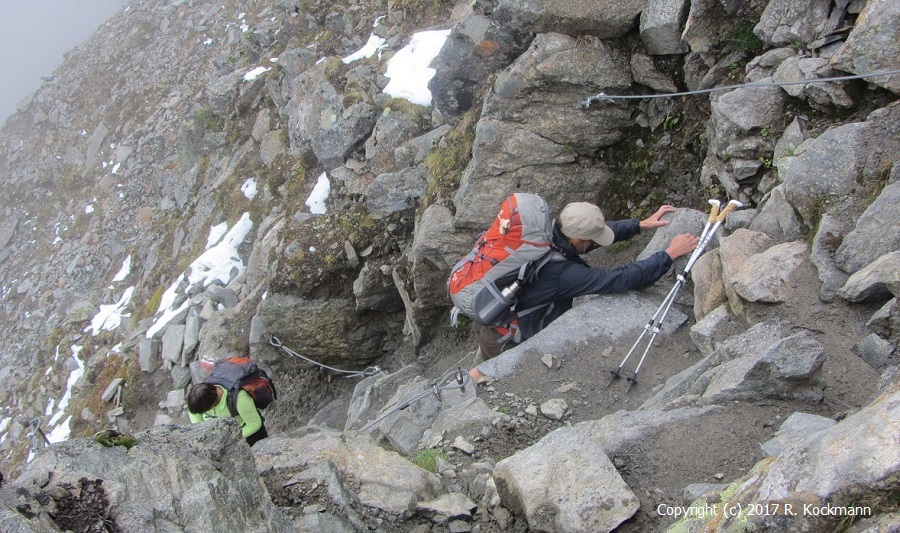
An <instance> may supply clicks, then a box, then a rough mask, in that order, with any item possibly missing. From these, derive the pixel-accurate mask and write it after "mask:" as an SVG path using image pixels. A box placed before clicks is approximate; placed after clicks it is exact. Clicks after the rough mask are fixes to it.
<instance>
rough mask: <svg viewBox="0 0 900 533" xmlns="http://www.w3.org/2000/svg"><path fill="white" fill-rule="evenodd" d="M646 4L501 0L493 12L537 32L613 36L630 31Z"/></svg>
mask: <svg viewBox="0 0 900 533" xmlns="http://www.w3.org/2000/svg"><path fill="white" fill-rule="evenodd" d="M646 5H647V0H597V1H594V2H579V1H577V0H549V1H546V2H531V1H528V0H498V1H496V2H494V7H493V12H492V13H491V16H492V18H494V19H497V20H498V21H504V22H505V21H517V23H518V24H522V23H523V22H524V26H525V28H527V29H528V30H530V31H533V32H534V33H544V32H548V31H555V32H559V33H565V34H567V35H572V36H579V35H593V36H594V37H599V38H601V39H612V38H616V37H622V36H623V35H625V34H626V33H628V32H629V31H630V30H631V29H632V28H633V27H634V23H635V21H636V20H637V16H638V15H640V13H641V10H643V9H644V6H646Z"/></svg>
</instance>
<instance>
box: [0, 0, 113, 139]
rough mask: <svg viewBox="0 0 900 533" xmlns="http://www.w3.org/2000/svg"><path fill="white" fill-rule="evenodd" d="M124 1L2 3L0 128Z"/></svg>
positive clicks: (12, 0)
mask: <svg viewBox="0 0 900 533" xmlns="http://www.w3.org/2000/svg"><path fill="white" fill-rule="evenodd" d="M127 3H128V1H127V0H0V21H2V22H3V31H0V124H2V122H5V121H6V118H7V117H8V116H9V115H10V114H12V113H13V112H14V111H15V110H16V106H17V105H18V104H19V102H21V101H22V99H23V98H25V97H26V96H28V95H29V94H30V93H32V92H34V91H35V90H37V89H38V87H40V86H41V83H42V82H41V76H49V75H50V74H52V73H53V71H54V70H56V68H57V67H58V66H59V65H60V64H62V61H63V54H64V53H65V52H67V51H69V50H71V49H72V48H74V47H75V46H77V45H79V44H81V43H82V42H84V41H85V40H86V39H87V38H88V37H90V36H91V35H92V34H93V33H94V32H95V31H96V30H97V28H98V27H99V26H100V25H101V24H102V23H103V22H104V21H106V19H108V18H109V17H110V16H111V15H112V14H113V13H115V12H116V11H118V10H120V9H122V7H123V6H124V5H126V4H127Z"/></svg>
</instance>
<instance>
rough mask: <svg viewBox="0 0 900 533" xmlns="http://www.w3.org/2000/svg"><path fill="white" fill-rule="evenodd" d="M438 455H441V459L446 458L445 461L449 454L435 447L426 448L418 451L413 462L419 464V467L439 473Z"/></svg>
mask: <svg viewBox="0 0 900 533" xmlns="http://www.w3.org/2000/svg"><path fill="white" fill-rule="evenodd" d="M438 457H440V458H441V460H444V461H446V460H447V456H446V455H445V454H444V453H443V452H440V451H438V450H435V449H434V448H426V449H424V450H422V451H420V452H419V453H417V454H416V455H415V456H414V457H413V458H412V463H413V464H414V465H416V466H418V467H419V468H422V469H424V470H428V471H429V472H434V473H435V474H436V473H438V471H437V459H438Z"/></svg>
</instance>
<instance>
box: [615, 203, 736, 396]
mask: <svg viewBox="0 0 900 533" xmlns="http://www.w3.org/2000/svg"><path fill="white" fill-rule="evenodd" d="M709 205H710V206H712V207H711V208H710V210H709V218H707V220H706V226H704V228H703V233H701V234H700V241H698V244H697V248H695V249H694V253H693V254H692V255H691V257H693V256H694V255H696V254H697V251H698V250H699V248H700V244H699V243H700V242H701V241H703V239H705V238H706V235H707V234H708V233H709V228H710V227H711V226H712V225H713V223H714V222H715V221H716V217H718V215H719V206H720V202H719V201H718V200H716V199H711V200H709ZM677 292H678V283H677V282H676V283H675V286H673V287H672V289H671V290H669V294H667V295H666V298H665V299H664V300H663V301H662V303H661V304H660V305H659V308H658V309H657V310H656V313H654V314H653V317H651V318H650V321H649V322H647V324H645V325H644V329H643V331H641V334H640V336H639V337H638V338H637V340H636V341H634V344H633V345H632V346H631V349H630V350H628V353H627V354H625V358H624V359H622V362H621V363H619V366H618V368H616V369H615V370H610V371H609V373H610V377H609V381H608V382H607V383H606V386H607V387H609V386H610V385H612V382H613V381H615V380H616V379H618V378H620V377H622V376H621V374H620V373H621V372H622V367H624V366H625V363H627V362H628V359H629V358H631V354H633V353H634V351H635V350H636V349H637V347H638V345H640V343H641V340H642V339H643V338H644V335H646V334H647V333H648V332H649V331H651V330H652V329H653V326H654V325H655V324H656V319H657V318H659V316H660V314H661V313H662V312H663V310H664V309H665V308H666V306H667V303H668V302H669V301H670V300H672V299H674V297H675V293H677Z"/></svg>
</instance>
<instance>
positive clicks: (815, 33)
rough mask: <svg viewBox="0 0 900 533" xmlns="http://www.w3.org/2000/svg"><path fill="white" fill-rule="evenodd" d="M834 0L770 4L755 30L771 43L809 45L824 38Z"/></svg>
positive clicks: (801, 0)
mask: <svg viewBox="0 0 900 533" xmlns="http://www.w3.org/2000/svg"><path fill="white" fill-rule="evenodd" d="M830 7H831V1H830V0H812V1H809V0H785V1H784V2H776V3H774V4H773V3H769V4H768V6H767V7H766V9H765V11H763V14H762V17H761V18H760V20H759V24H757V25H756V27H755V28H753V33H755V34H756V35H757V37H759V38H760V39H762V41H763V42H765V43H766V44H769V45H775V46H777V45H785V44H802V45H806V44H809V43H811V42H812V41H814V40H815V39H816V38H818V37H821V35H819V34H820V32H821V31H822V30H823V29H824V28H825V25H826V23H827V22H828V14H829V12H830Z"/></svg>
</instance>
